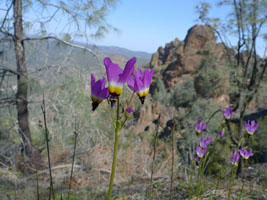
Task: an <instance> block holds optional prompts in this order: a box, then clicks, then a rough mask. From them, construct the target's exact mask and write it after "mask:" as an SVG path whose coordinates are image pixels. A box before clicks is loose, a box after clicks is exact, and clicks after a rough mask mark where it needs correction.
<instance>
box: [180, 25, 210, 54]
mask: <svg viewBox="0 0 267 200" xmlns="http://www.w3.org/2000/svg"><path fill="white" fill-rule="evenodd" d="M207 43H215V36H214V33H213V31H212V29H211V28H210V27H209V26H203V25H195V26H193V27H192V28H190V29H189V30H188V32H187V36H186V38H185V44H184V53H190V54H191V53H196V52H197V51H198V50H200V49H201V48H203V47H204V46H205V45H206V44H207Z"/></svg>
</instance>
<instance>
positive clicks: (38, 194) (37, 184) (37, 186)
mask: <svg viewBox="0 0 267 200" xmlns="http://www.w3.org/2000/svg"><path fill="white" fill-rule="evenodd" d="M36 192H37V200H39V199H40V193H39V181H38V170H36Z"/></svg>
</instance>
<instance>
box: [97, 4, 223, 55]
mask: <svg viewBox="0 0 267 200" xmlns="http://www.w3.org/2000/svg"><path fill="white" fill-rule="evenodd" d="M209 2H210V3H213V2H214V1H213V0H212V1H211V0H210V1H209ZM198 3H200V0H121V1H120V2H119V4H118V5H117V7H116V8H115V9H114V10H112V11H111V12H110V13H109V15H108V16H107V21H108V22H109V23H110V24H111V25H113V26H114V27H116V28H118V29H119V30H120V33H119V34H118V33H116V32H110V33H109V34H107V35H106V37H105V38H104V39H101V40H100V41H95V44H97V45H107V46H119V47H124V48H127V49H130V50H136V51H146V52H149V53H154V52H155V51H157V49H158V47H160V46H163V47H164V46H165V44H166V43H168V42H170V41H172V40H174V39H175V38H178V39H179V40H184V38H185V36H186V33H187V31H188V29H189V28H191V27H192V26H193V25H194V24H196V23H197V21H196V19H197V18H198V14H197V13H196V11H195V8H194V7H195V5H197V4H198ZM213 5H214V3H213ZM227 11H228V10H225V9H219V8H216V7H212V10H211V12H210V14H211V16H216V15H218V16H224V15H225V14H226V13H227Z"/></svg>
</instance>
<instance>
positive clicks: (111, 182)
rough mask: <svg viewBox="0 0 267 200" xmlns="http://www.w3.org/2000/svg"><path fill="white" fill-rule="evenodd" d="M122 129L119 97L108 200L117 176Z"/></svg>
mask: <svg viewBox="0 0 267 200" xmlns="http://www.w3.org/2000/svg"><path fill="white" fill-rule="evenodd" d="M120 130H121V122H120V99H119V97H118V100H117V121H116V129H115V143H114V152H113V161H112V171H111V176H110V183H109V190H108V200H110V199H111V196H112V186H113V181H114V176H115V169H116V160H117V152H118V144H119V138H120Z"/></svg>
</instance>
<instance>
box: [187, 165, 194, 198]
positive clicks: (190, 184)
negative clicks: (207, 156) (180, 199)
mask: <svg viewBox="0 0 267 200" xmlns="http://www.w3.org/2000/svg"><path fill="white" fill-rule="evenodd" d="M188 172H189V173H190V177H189V188H190V191H189V194H188V199H189V200H191V196H192V178H193V172H192V171H191V172H190V170H188Z"/></svg>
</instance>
